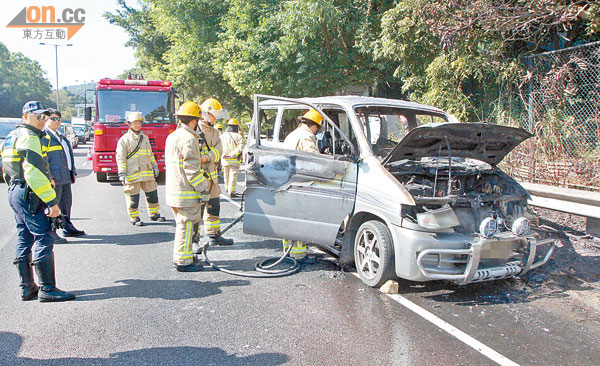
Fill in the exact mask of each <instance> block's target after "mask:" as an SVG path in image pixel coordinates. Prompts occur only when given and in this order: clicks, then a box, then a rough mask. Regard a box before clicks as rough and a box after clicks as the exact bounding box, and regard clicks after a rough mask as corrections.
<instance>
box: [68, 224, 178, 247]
mask: <svg viewBox="0 0 600 366" xmlns="http://www.w3.org/2000/svg"><path fill="white" fill-rule="evenodd" d="M165 224H168V222H164V223H160V225H165ZM157 225H159V224H157ZM173 235H174V234H173V233H165V232H148V233H138V234H123V235H86V236H82V237H79V238H69V242H68V243H67V244H65V245H70V244H79V245H85V244H116V245H144V244H158V243H164V242H170V241H173Z"/></svg>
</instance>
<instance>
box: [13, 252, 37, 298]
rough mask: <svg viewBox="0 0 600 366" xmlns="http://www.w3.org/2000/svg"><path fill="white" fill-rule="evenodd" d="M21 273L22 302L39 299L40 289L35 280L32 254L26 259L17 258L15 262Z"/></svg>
mask: <svg viewBox="0 0 600 366" xmlns="http://www.w3.org/2000/svg"><path fill="white" fill-rule="evenodd" d="M13 263H14V264H15V265H16V266H17V270H18V271H19V278H20V279H21V284H20V285H19V286H20V287H21V300H23V301H27V300H33V299H35V298H36V297H37V294H38V290H39V287H38V286H37V285H36V284H35V281H34V280H33V269H32V268H31V253H29V255H28V256H27V257H25V258H17V259H15V261H14V262H13Z"/></svg>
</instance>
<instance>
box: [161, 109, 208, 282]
mask: <svg viewBox="0 0 600 366" xmlns="http://www.w3.org/2000/svg"><path fill="white" fill-rule="evenodd" d="M199 118H200V107H199V106H198V105H197V104H196V103H194V102H192V101H188V102H185V103H183V104H182V105H181V107H179V110H178V111H177V120H178V126H177V129H176V130H175V131H174V132H173V133H171V134H170V135H169V136H168V137H167V142H166V144H165V168H166V187H165V190H166V198H167V205H169V206H170V207H171V209H172V210H173V214H174V215H175V222H176V225H177V227H176V229H175V240H174V244H173V267H175V269H176V270H177V271H179V272H198V271H200V270H202V264H201V263H200V262H196V261H195V257H194V255H193V253H192V237H193V236H194V234H195V228H194V227H195V225H199V224H200V222H201V221H202V210H203V208H204V207H203V205H202V202H206V201H208V200H209V199H210V191H209V178H208V177H207V174H206V173H205V172H204V170H203V169H202V168H201V167H200V159H201V157H200V143H199V139H200V134H199V133H198V129H197V126H198V120H199Z"/></svg>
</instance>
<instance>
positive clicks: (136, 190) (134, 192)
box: [123, 179, 159, 220]
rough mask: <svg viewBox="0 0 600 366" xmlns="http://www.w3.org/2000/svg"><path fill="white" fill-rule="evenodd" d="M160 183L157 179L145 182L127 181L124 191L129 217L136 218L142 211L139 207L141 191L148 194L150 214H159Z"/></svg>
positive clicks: (147, 200)
mask: <svg viewBox="0 0 600 366" xmlns="http://www.w3.org/2000/svg"><path fill="white" fill-rule="evenodd" d="M157 188H158V184H156V181H155V180H154V179H153V180H150V181H145V182H136V183H129V182H127V183H125V184H124V185H123V192H124V193H125V201H126V202H127V208H128V210H129V218H130V219H132V220H135V219H136V218H137V217H139V215H140V213H139V210H138V207H139V205H140V191H144V193H145V194H146V202H148V214H149V215H150V216H155V215H158V209H159V207H158V191H157Z"/></svg>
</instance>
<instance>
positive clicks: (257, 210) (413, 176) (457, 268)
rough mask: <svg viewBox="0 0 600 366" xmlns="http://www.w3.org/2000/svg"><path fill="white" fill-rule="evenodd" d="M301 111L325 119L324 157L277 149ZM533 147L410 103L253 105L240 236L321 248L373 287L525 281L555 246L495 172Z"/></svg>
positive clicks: (355, 100)
mask: <svg viewBox="0 0 600 366" xmlns="http://www.w3.org/2000/svg"><path fill="white" fill-rule="evenodd" d="M309 108H313V109H316V110H318V111H319V112H321V113H322V114H323V115H324V116H325V121H326V123H325V124H324V129H323V130H322V131H321V132H320V133H319V135H318V141H319V149H320V151H321V154H314V153H306V152H300V151H292V150H287V149H285V148H284V147H283V140H284V139H285V137H286V136H287V134H288V133H290V132H291V131H293V130H294V129H295V128H296V126H297V120H296V117H297V116H300V115H302V114H303V113H304V112H306V110H307V109H309ZM529 137H531V135H530V134H529V133H528V132H526V131H525V130H522V129H518V128H512V127H506V126H499V125H490V124H483V123H459V122H458V121H457V120H456V119H455V118H454V117H453V116H452V115H449V114H447V113H445V112H444V111H442V110H440V109H437V108H434V107H430V106H426V105H421V104H417V103H413V102H406V101H400V100H389V99H381V98H369V97H355V96H335V97H320V98H303V99H288V98H280V97H272V96H261V95H256V96H255V100H254V117H253V121H252V126H251V128H250V133H249V136H248V142H247V156H248V161H247V167H246V173H247V174H246V205H245V212H244V232H246V233H250V234H256V235H264V236H269V237H275V238H285V239H292V240H302V241H306V242H310V243H314V244H318V245H320V246H323V247H325V248H327V249H328V250H330V251H332V252H334V253H335V254H337V255H338V256H339V260H340V264H341V265H344V266H349V265H352V264H354V265H355V266H356V269H357V271H358V274H359V275H360V277H361V279H362V280H363V282H365V283H366V284H368V285H370V286H380V285H381V284H383V283H384V282H385V281H387V280H388V279H392V278H395V277H401V278H405V279H409V280H414V281H427V280H438V279H439V280H451V281H455V282H457V283H459V284H467V283H472V282H480V281H487V280H494V279H501V278H507V277H512V276H518V275H522V274H524V273H526V272H527V271H529V270H531V269H533V268H536V267H538V266H540V265H542V264H544V263H546V262H547V261H548V259H549V258H550V256H551V254H552V251H553V249H554V245H555V243H554V241H552V240H548V239H541V238H540V236H539V235H538V234H537V233H536V232H535V231H534V230H532V227H530V225H531V221H533V222H534V224H535V216H533V215H531V214H530V213H529V211H528V209H527V199H528V198H529V195H528V193H527V192H526V191H525V190H524V189H523V188H522V187H521V186H520V185H519V184H518V183H517V182H516V181H514V180H513V179H512V178H510V177H509V176H508V175H506V174H505V173H504V172H502V171H501V170H500V169H499V168H497V167H496V165H497V164H498V163H499V162H500V161H502V159H503V158H504V157H505V156H506V154H508V153H509V152H510V151H511V150H512V149H513V148H515V147H516V146H517V145H519V144H520V143H521V142H522V141H524V140H526V139H527V138H529Z"/></svg>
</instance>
